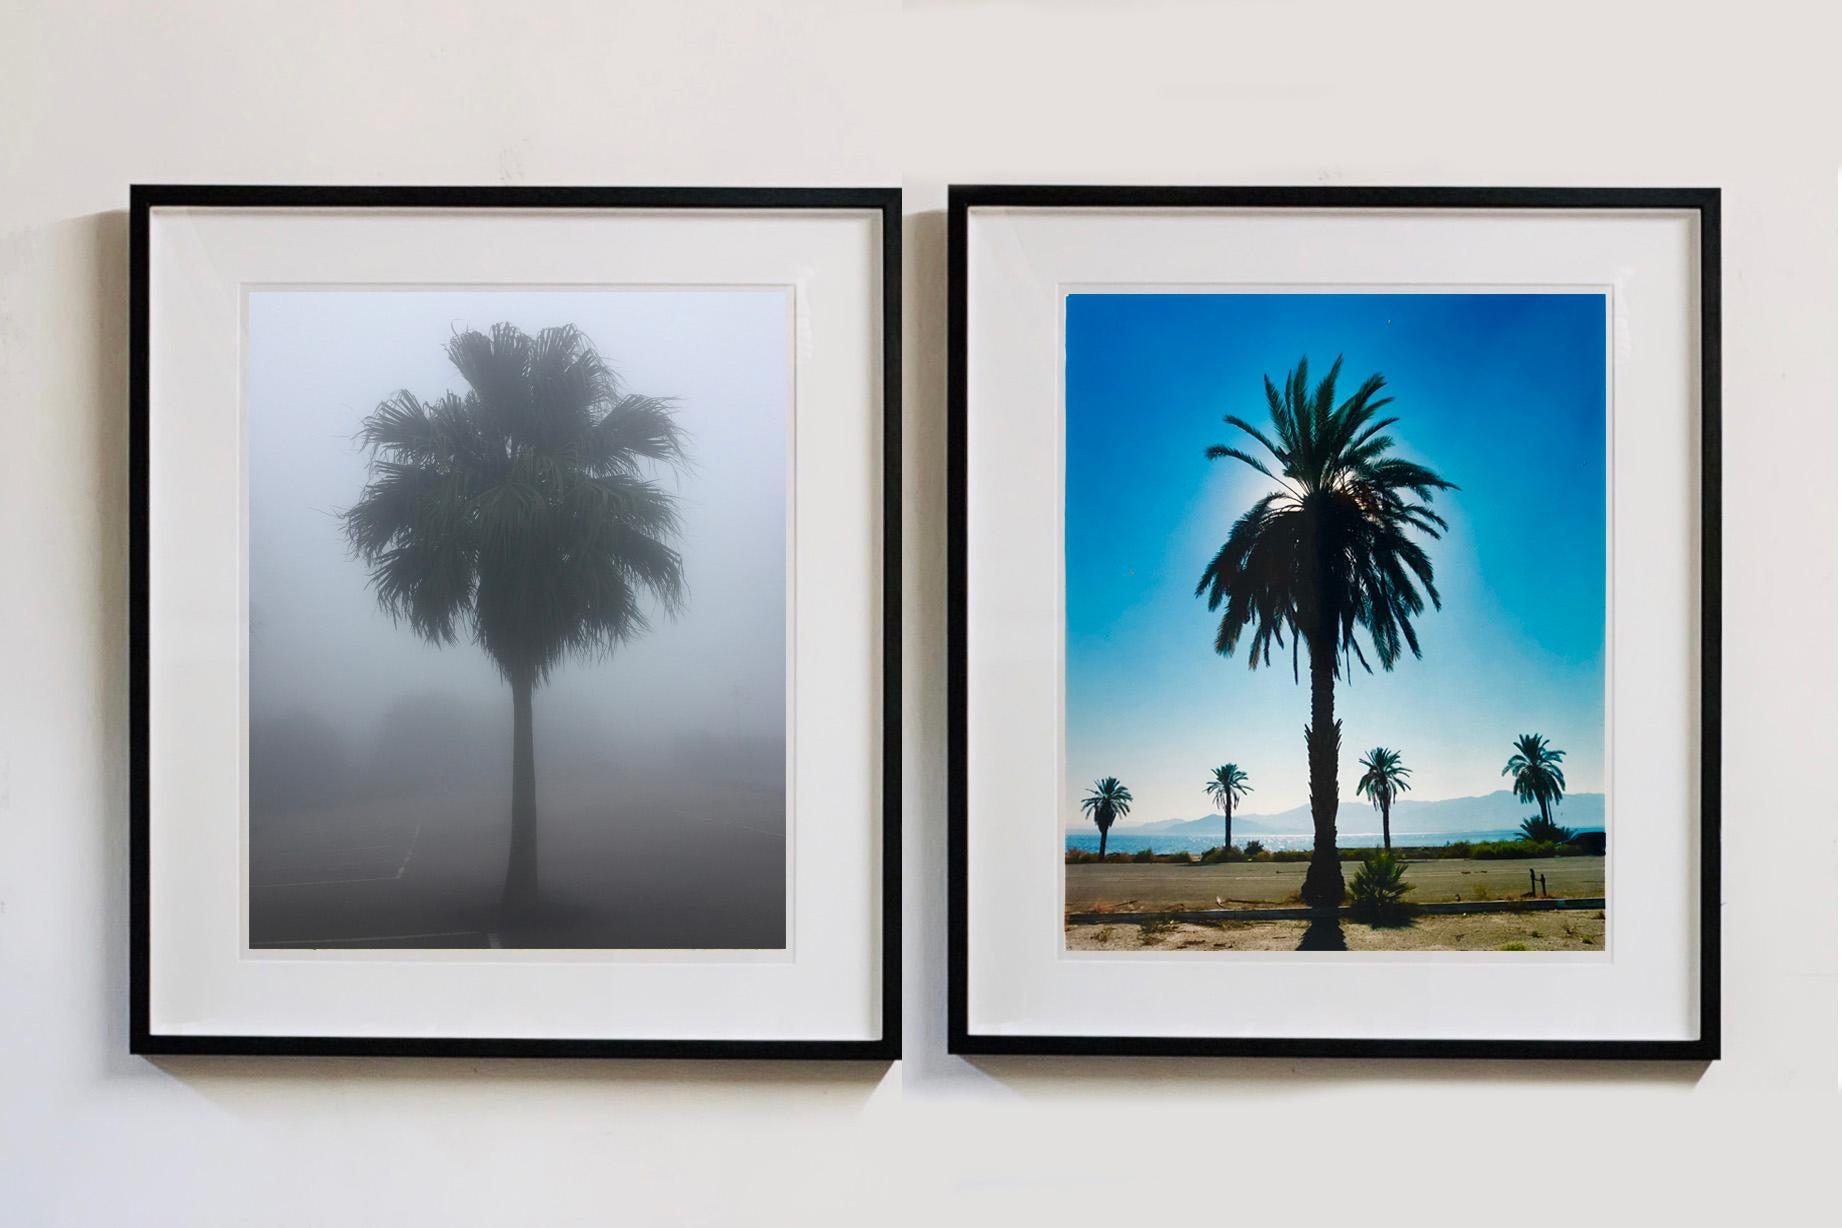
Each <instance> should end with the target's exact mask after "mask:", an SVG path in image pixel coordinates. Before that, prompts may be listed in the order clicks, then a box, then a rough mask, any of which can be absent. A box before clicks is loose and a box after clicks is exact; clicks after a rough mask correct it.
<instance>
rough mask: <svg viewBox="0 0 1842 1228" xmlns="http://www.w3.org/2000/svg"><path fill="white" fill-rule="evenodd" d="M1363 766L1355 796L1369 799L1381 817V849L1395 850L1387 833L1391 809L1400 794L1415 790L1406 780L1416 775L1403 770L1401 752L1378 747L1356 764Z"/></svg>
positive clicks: (1410, 771)
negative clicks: (1389, 810) (1389, 809)
mask: <svg viewBox="0 0 1842 1228" xmlns="http://www.w3.org/2000/svg"><path fill="white" fill-rule="evenodd" d="M1357 762H1359V763H1360V764H1361V765H1362V768H1363V772H1362V779H1360V780H1358V781H1357V782H1356V796H1358V797H1366V798H1368V799H1369V802H1370V803H1371V804H1372V805H1373V806H1374V807H1375V808H1376V809H1377V810H1379V811H1381V817H1382V849H1383V850H1384V851H1388V850H1392V849H1393V848H1394V839H1393V837H1392V836H1390V835H1389V833H1388V808H1389V807H1391V806H1393V805H1394V799H1395V796H1396V795H1397V794H1401V793H1405V792H1407V791H1408V790H1410V789H1412V788H1413V786H1412V785H1410V784H1408V783H1407V778H1408V777H1409V776H1412V775H1413V769H1412V768H1405V767H1402V766H1401V752H1400V751H1398V750H1389V749H1388V748H1387V747H1385V746H1377V747H1376V748H1375V749H1374V750H1372V751H1370V752H1369V753H1368V756H1367V757H1366V758H1363V759H1359V760H1357Z"/></svg>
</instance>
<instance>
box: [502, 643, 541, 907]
mask: <svg viewBox="0 0 1842 1228" xmlns="http://www.w3.org/2000/svg"><path fill="white" fill-rule="evenodd" d="M534 687H535V680H534V679H533V678H532V677H531V675H530V673H529V672H521V673H519V674H517V675H514V676H513V678H512V852H511V857H510V858H509V860H508V861H507V862H506V867H505V893H504V895H503V896H502V897H501V900H500V907H501V909H502V911H503V912H504V913H506V914H507V915H514V916H515V915H517V914H518V913H522V912H528V911H529V910H530V908H531V907H532V905H534V904H536V903H537V763H536V746H535V742H534V739H533V738H532V734H531V692H532V690H533V689H534Z"/></svg>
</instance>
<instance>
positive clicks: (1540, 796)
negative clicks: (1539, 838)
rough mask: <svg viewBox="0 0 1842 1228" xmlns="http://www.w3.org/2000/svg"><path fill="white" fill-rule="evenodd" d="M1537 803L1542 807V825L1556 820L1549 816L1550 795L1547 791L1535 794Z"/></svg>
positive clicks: (1547, 824)
mask: <svg viewBox="0 0 1842 1228" xmlns="http://www.w3.org/2000/svg"><path fill="white" fill-rule="evenodd" d="M1535 804H1536V805H1537V806H1540V807H1541V823H1542V826H1543V827H1547V826H1549V825H1550V824H1551V823H1553V821H1554V820H1552V819H1551V818H1549V817H1548V795H1547V794H1546V793H1537V794H1536V795H1535Z"/></svg>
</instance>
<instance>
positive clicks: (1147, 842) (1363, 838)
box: [1065, 827, 1600, 853]
mask: <svg viewBox="0 0 1842 1228" xmlns="http://www.w3.org/2000/svg"><path fill="white" fill-rule="evenodd" d="M1575 830H1577V831H1598V830H1600V829H1599V828H1597V827H1582V828H1576V829H1575ZM1391 834H1392V836H1393V840H1394V843H1395V844H1397V845H1400V846H1403V847H1407V848H1412V847H1416V846H1417V847H1431V846H1434V845H1442V844H1457V843H1459V842H1460V841H1466V842H1469V843H1471V844H1482V843H1484V842H1486V841H1490V840H1514V839H1516V838H1517V837H1519V836H1520V835H1521V834H1522V833H1521V832H1520V831H1518V830H1516V829H1514V828H1509V829H1506V830H1498V831H1442V832H1411V831H1396V832H1393V833H1391ZM1065 839H1066V842H1067V847H1069V848H1071V849H1082V850H1084V851H1086V852H1089V853H1098V852H1099V851H1100V833H1099V832H1097V831H1085V832H1072V831H1071V832H1068V833H1067V835H1066V837H1065ZM1249 840H1258V841H1259V842H1260V844H1261V846H1262V847H1263V848H1265V849H1266V850H1267V851H1268V852H1272V853H1277V852H1282V851H1287V850H1294V849H1308V848H1310V847H1311V845H1312V839H1311V833H1310V832H1289V833H1287V834H1285V835H1277V836H1272V835H1261V834H1258V833H1254V834H1248V835H1243V834H1242V833H1240V832H1236V833H1235V834H1234V843H1235V845H1236V847H1238V848H1245V847H1246V846H1247V842H1248V841H1249ZM1381 842H1382V834H1381V832H1379V831H1340V832H1338V833H1337V846H1338V847H1339V848H1346V849H1365V848H1380V847H1381ZM1221 843H1222V837H1221V833H1220V832H1217V833H1216V834H1215V835H1213V836H1172V835H1151V836H1145V835H1133V834H1132V833H1131V832H1125V831H1115V832H1113V833H1111V834H1110V835H1108V836H1107V841H1106V851H1107V852H1109V853H1136V852H1138V851H1139V850H1140V849H1145V848H1148V849H1150V850H1151V851H1152V852H1154V853H1203V852H1207V851H1208V850H1209V849H1212V848H1220V847H1221Z"/></svg>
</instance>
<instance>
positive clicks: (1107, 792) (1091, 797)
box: [1081, 776, 1132, 861]
mask: <svg viewBox="0 0 1842 1228" xmlns="http://www.w3.org/2000/svg"><path fill="white" fill-rule="evenodd" d="M1081 809H1082V810H1083V811H1085V812H1086V813H1087V816H1088V817H1089V818H1090V819H1092V820H1093V821H1094V826H1095V827H1098V828H1099V829H1100V860H1101V861H1105V860H1106V834H1107V832H1109V831H1111V830H1112V829H1113V824H1114V823H1115V822H1116V821H1118V820H1120V819H1123V818H1125V817H1126V816H1127V815H1129V814H1131V813H1132V790H1130V789H1128V788H1126V786H1124V785H1122V784H1120V783H1119V777H1117V776H1107V777H1103V778H1101V779H1100V780H1096V781H1095V782H1094V787H1093V788H1092V789H1090V790H1089V791H1088V794H1087V796H1086V797H1084V798H1082V799H1081Z"/></svg>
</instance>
